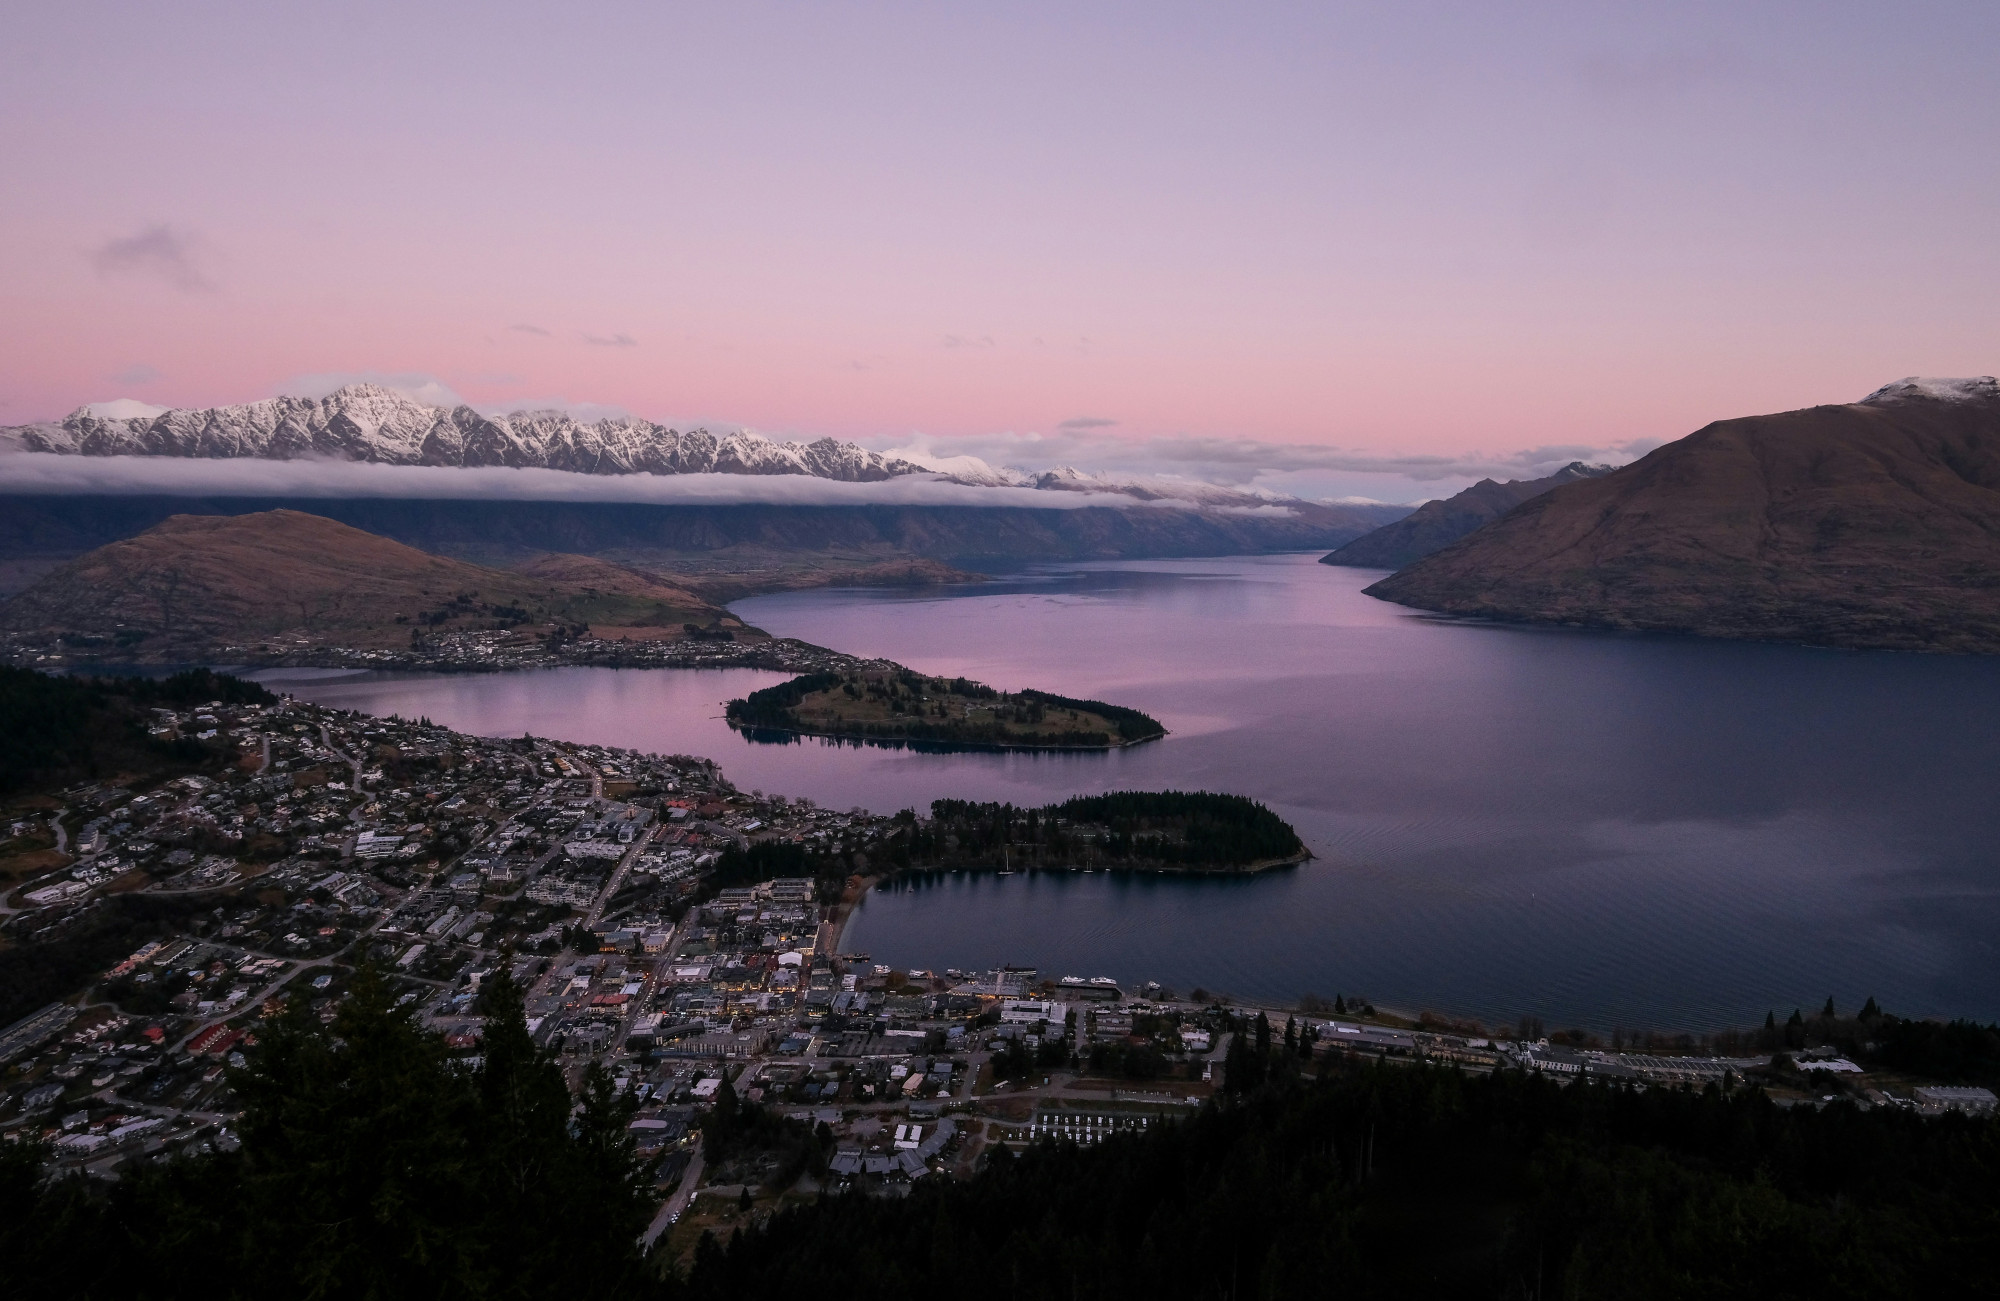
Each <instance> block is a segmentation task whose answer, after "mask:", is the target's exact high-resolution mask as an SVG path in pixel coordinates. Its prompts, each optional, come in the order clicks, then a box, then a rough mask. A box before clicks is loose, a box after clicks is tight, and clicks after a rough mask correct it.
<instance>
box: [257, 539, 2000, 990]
mask: <svg viewBox="0 0 2000 1301" xmlns="http://www.w3.org/2000/svg"><path fill="white" fill-rule="evenodd" d="M1376 577H1379V575H1378V574H1375V573H1373V572H1369V571H1357V570H1349V569H1341V568H1334V567H1331V566H1326V565H1320V564H1316V563H1314V557H1311V556H1262V557H1233V558H1223V559H1210V560H1175V561H1152V562H1118V563H1106V564H1096V565H1081V566H1065V567H1062V568H1059V569H1049V570H1047V571H1042V572H1034V573H1029V574H1024V575H1018V576H1012V577H1007V578H1003V579H999V580H995V581H993V582H988V583H982V584H976V585H969V586H964V587H951V588H928V589H914V590H837V591H817V592H803V593H788V594H784V595H777V596H768V597H758V598H754V599H751V600H747V601H742V602H739V603H737V604H736V606H735V607H734V609H735V611H736V612H737V613H738V614H739V615H740V616H741V617H743V618H744V619H746V620H748V621H749V622H751V623H753V624H756V625H757V626H760V627H763V628H766V629H768V630H770V631H771V632H773V633H776V634H779V635H782V636H795V637H801V638H804V639H806V640H808V641H812V642H816V643H819V644H821V645H825V646H832V647H836V648H838V649H840V650H843V651H849V652H852V653H854V654H857V655H880V656H886V657H888V658H891V659H894V660H897V661H899V662H902V663H904V664H908V665H910V666H912V667H914V668H917V669H920V670H922V671H924V672H927V673H932V674H947V675H959V674H963V675H965V676H967V677H972V678H976V679H979V680H981V681H984V682H987V683H989V684H990V685H993V686H996V687H1001V688H1004V689H1016V688H1020V687H1027V686H1033V687H1039V688H1043V689H1046V690H1051V691H1056V692H1061V693H1063V694H1067V695H1077V696H1087V697H1095V698H1098V699H1103V700H1109V701H1113V702H1116V703H1119V704H1126V705H1132V706H1135V707H1137V708H1140V709H1143V710H1145V711H1146V712H1148V713H1150V714H1152V715H1154V716H1155V717H1157V718H1159V719H1160V720H1161V721H1163V722H1164V723H1165V724H1166V725H1167V727H1168V728H1169V729H1170V730H1171V735H1169V736H1168V737H1167V738H1166V739H1165V740H1163V741H1159V742H1154V743H1151V744H1147V745H1143V746H1138V747H1134V748H1132V749H1128V750H1121V751H1116V752H1112V753H1109V754H1049V755H1037V754H1020V753H1012V754H1008V753H1000V754H995V753H966V754H950V755H934V754H920V753H915V752H911V751H907V750H891V749H881V748H874V747H866V748H857V747H853V746H839V745H834V744H830V743H827V742H821V741H806V742H803V743H799V744H792V745H760V744H752V743H750V742H747V741H745V740H744V739H743V738H741V737H740V736H738V735H737V734H735V733H733V732H732V731H730V730H729V728H728V727H727V726H726V724H724V723H723V721H722V718H721V714H722V710H721V702H722V701H723V700H726V699H728V698H729V697H731V696H736V695H741V694H743V693H744V692H746V691H748V690H754V689H755V688H757V687H759V686H763V685H767V684H769V683H771V682H774V681H778V680H780V679H779V675H775V674H768V673H759V672H752V671H746V670H729V671H719V672H718V671H709V672H692V671H678V672H677V671H640V670H625V671H620V670H610V669H560V670H550V671H545V672H536V673H521V674H496V675H490V676H477V677H467V676H426V675H394V674H364V675H333V676H312V677H308V678H297V677H293V678H287V679H285V680H283V681H282V683H281V684H280V685H282V686H284V688H285V689H288V690H292V691H294V692H296V693H297V694H299V695H301V696H303V697H305V698H308V699H312V700H317V701H321V702H323V703H327V704H337V705H342V706H348V707H353V708H360V709H365V710H369V711H371V712H375V713H384V714H386V713H391V712H395V713H401V714H404V715H411V716H414V715H428V716H429V717H431V718H432V719H434V720H436V721H438V722H441V723H445V724H448V725H450V726H453V727H457V728H460V729H463V730H466V731H472V732H478V733H482V734H488V735H518V734H520V733H521V732H523V731H532V732H535V733H536V734H538V735H548V736H558V737H564V738H568V739H573V740H577V741H584V742H594V743H603V744H613V745H620V746H633V747H637V748H642V749H647V750H660V751H669V752H682V753H692V754H701V755H707V756H710V757H713V758H715V759H717V760H718V761H719V762H721V763H722V765H723V767H724V771H725V772H726V773H727V774H728V775H729V777H730V778H731V780H733V781H734V782H735V783H736V784H737V785H738V786H739V787H742V788H744V789H753V788H755V789H762V790H767V791H779V792H783V793H786V794H789V795H807V796H810V797H812V798H813V799H814V800H816V801H818V802H819V803H821V804H825V805H830V806H833V807H837V808H847V807H850V806H854V805H861V806H864V807H868V808H872V809H878V810H894V809H897V808H902V807H918V808H921V807H923V806H925V805H926V804H928V802H929V801H930V800H932V799H936V798H939V797H943V796H955V797H961V798H972V799H992V800H1009V801H1012V802H1014V803H1016V804H1040V803H1046V802H1050V801H1054V800H1059V799H1062V798H1066V797H1067V796H1069V795H1071V794H1076V793H1082V792H1094V791H1101V790H1106V789H1119V788H1124V789H1140V788H1166V787H1178V788H1183V789H1197V788H1198V789H1209V790H1226V791H1233V792H1237V793H1241V794H1245V795H1251V796H1254V797H1256V798H1258V799H1260V800H1263V801H1264V802H1265V803H1267V804H1269V805H1270V806H1271V807H1272V808H1273V809H1275V810H1277V812H1278V813H1280V814H1281V815H1282V816H1283V817H1285V818H1286V819H1287V820H1289V821H1290V822H1291V823H1292V824H1293V825H1294V826H1296V827H1297V828H1298V830H1299V833H1300V834H1301V835H1302V836H1303V837H1304V838H1305V840H1306V843H1307V844H1308V845H1309V846H1310V847H1311V848H1312V850H1313V852H1314V854H1315V855H1316V856H1317V857H1316V859H1315V861H1313V862H1311V863H1309V864H1307V865H1305V866H1304V867H1301V868H1297V869H1294V870H1290V871H1286V872H1282V873H1277V874H1272V875H1267V876H1263V877H1259V878H1254V879H1246V880H1203V881H1189V880H1177V879H1157V878H1131V877H1124V876H1109V875H1094V876H1066V875H1065V876H1032V877H1031V876H1026V875H1017V876H1011V877H979V878H966V877H956V878H947V879H946V880H945V881H944V882H943V883H941V884H935V885H927V886H921V887H916V888H909V889H899V890H892V891H877V892H875V893H873V894H871V895H870V896H869V897H868V899H867V900H866V901H865V903H864V904H863V906H862V907H861V908H860V909H859V910H858V911H857V914H856V916H855V919H854V921H853V923H852V925H851V926H850V928H849V930H848V933H847V939H846V944H847V947H848V948H850V949H856V950H865V951H868V952H870V953H872V954H873V955H874V958H875V960H876V961H878V962H887V963H891V964H894V965H895V966H898V967H913V966H919V967H931V968H939V969H941V968H943V967H946V966H955V967H974V966H985V965H990V964H994V963H1000V962H1007V961H1011V962H1019V963H1029V964H1035V965H1038V966H1040V967H1041V968H1042V969H1043V970H1044V971H1045V972H1049V973H1054V974H1078V975H1111V976H1116V977H1120V978H1123V979H1128V980H1137V979H1155V980H1160V981H1162V982H1164V983H1166V984H1169V985H1171V986H1174V987H1175V988H1177V989H1180V990H1182V991H1183V992H1185V991H1186V990H1187V989H1189V988H1190V987H1192V986H1195V985H1201V986H1205V987H1206V988H1208V989H1210V990H1218V991H1228V992H1230V993H1232V994H1235V995H1238V996H1241V997H1246V998H1265V999H1274V1000H1291V999H1294V998H1296V997H1297V996H1298V995H1300V994H1303V993H1307V992H1312V993H1319V994H1323V995H1325V996H1327V997H1331V996H1333V995H1334V994H1335V993H1344V994H1346V995H1347V996H1349V997H1350V998H1352V997H1355V996H1357V995H1363V996H1366V997H1369V998H1372V999H1373V1000H1375V1001H1376V1002H1377V1003H1379V1004H1382V1005H1384V1006H1394V1007H1397V1008H1401V1009H1405V1010H1411V1011H1414V1010H1419V1009H1435V1010H1438V1011H1441V1012H1447V1013H1452V1014H1457V1015H1469V1016H1474V1017H1478V1018H1480V1019H1481V1020H1484V1021H1487V1022H1489V1023H1499V1022H1511V1021H1512V1020H1513V1019H1514V1018H1516V1017H1519V1016H1522V1015H1529V1014H1531V1015H1536V1016H1540V1017H1542V1018H1544V1019H1545V1020H1546V1021H1547V1022H1548V1023H1549V1024H1550V1026H1551V1027H1552V1028H1553V1027H1555V1026H1558V1025H1563V1026H1567V1025H1579V1026H1585V1027H1589V1028H1593V1029H1600V1030H1606V1029H1611V1028H1614V1027H1624V1028H1628V1029H1637V1028H1656V1029H1697V1030H1699V1029H1711V1028H1716V1027H1720V1026H1724V1025H1741V1024H1747V1023H1750V1022H1752V1021H1755V1022H1761V1021H1762V1020H1763V1017H1764V1013H1765V1012H1766V1011H1767V1010H1771V1009H1775V1010H1776V1011H1777V1013H1778V1015H1779V1017H1780V1018H1783V1017H1784V1016H1785V1015H1787V1014H1788V1013H1789V1012H1790V1010H1791V1009H1792V1008H1793V1007H1795V1006H1796V1007H1803V1008H1805V1009H1806V1010H1807V1011H1809V1012H1810V1011H1811V1010H1813V1009H1815V1008H1817V1007H1818V1006H1819V1005H1820V1004H1821V1003H1823V1002H1824V1000H1825V999H1826V998H1827V996H1828V995H1832V996H1833V998H1834V999H1835V1001H1836V1003H1837V1005H1839V1006H1840V1007H1842V1008H1852V1007H1855V1006H1858V1005H1859V1004H1860V1003H1861V1001H1862V1000H1863V999H1865V998H1868V997H1870V996H1873V997H1875V998H1877V999H1878V1000H1879V1001H1880V1002H1881V1003H1882V1004H1883V1006H1885V1007H1887V1008H1890V1009H1891V1010H1894V1011H1898V1012H1903V1013H1907V1014H1925V1015H1937V1014H1943V1015H1975V1016H1979V1017H1981V1018H1986V1019H1990V1018H1994V1017H2000V948H1996V939H1995V936H1996V923H2000V799H1996V798H1995V797H1994V786H1995V773H1996V772H2000V661H1994V660H1987V659H1977V658H1970V657H1946V656H1917V655H1900V654H1891V653H1880V652H1849V651H1834V650H1820V649H1813V648H1807V647H1796V646H1773V645H1756V644H1749V643H1732V642H1719V641H1703V640H1698V639H1693V638H1677V637H1664V636H1628V635H1618V634H1604V633H1589V632H1580V631H1574V630H1557V629H1526V628H1507V627H1499V626H1493V625H1486V624H1476V623H1465V622H1457V621H1450V620H1441V619H1434V618H1430V617H1426V616H1423V615H1420V614H1418V613H1416V612H1414V611H1410V610H1406V609H1403V608H1401V607H1397V606H1392V605H1386V604H1384V603H1382V602H1379V601H1375V600H1373V599H1371V598H1369V597H1365V596H1363V595H1361V589H1362V588H1363V587H1365V586H1367V584H1368V583H1369V582H1371V581H1373V580H1374V578H1376ZM260 676H265V677H266V678H267V680H268V679H269V677H270V675H260Z"/></svg>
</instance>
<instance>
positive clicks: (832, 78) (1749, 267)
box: [0, 0, 2000, 500]
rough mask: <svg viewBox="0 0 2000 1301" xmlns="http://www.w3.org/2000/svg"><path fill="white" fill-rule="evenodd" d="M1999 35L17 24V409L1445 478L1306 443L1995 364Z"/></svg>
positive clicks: (1585, 425) (1450, 21) (2, 41)
mask: <svg viewBox="0 0 2000 1301" xmlns="http://www.w3.org/2000/svg"><path fill="white" fill-rule="evenodd" d="M1996 37H2000V6H1996V5H1994V4H1992V3H1990V0H1987V2H1985V3H1957V4H1928V5H1926V4H1911V3H1904V4H1898V5H1885V4H1868V5H1860V4H1835V3H1812V4H1791V5H1775V4H1746V3H1731V4H1715V5H1702V4H1688V3H1681V4H1675V5H1671V6H1631V5H1620V6H1613V5H1605V4H1597V5H1574V6H1559V5H1540V6H1525V5H1492V4H1458V5H1447V4H1436V5H1424V4H1409V3H1403V4H1383V5H1347V6H1336V5H1330V4H1320V5H1311V6H1299V7H1296V8H1285V7H1279V6H1218V5H1188V6H1175V5H1168V4H1161V3H1148V4H1143V5H1129V6H1113V5H1087V4H1064V5H1033V4H1010V5H996V6H980V7H974V6H957V5H923V6H909V7H907V8H902V7H895V6H887V5H875V6H860V5H850V6H824V7H822V6H805V5H799V6H760V5H756V4H735V5H728V6H719V5H702V6H675V5H667V4H660V3H643V4H587V3H586V4H571V5H534V6H526V5H518V4H508V3H492V2H489V3H481V4H476V5H474V4H467V5H463V6H457V5H446V4H435V3H415V4H412V3H407V2H405V3H398V4H393V5H390V4H383V5H373V4H358V3H346V4H342V5H338V6H290V5H268V4H265V5H255V6H251V5H243V6H233V5H224V4H201V3H193V4H187V3H184V4H176V5H158V4H94V3H87V2H76V0H69V2H66V3H64V4H61V5H57V4H50V3H42V4H36V5H21V6H16V7H14V8H13V9H12V10H10V12H9V13H8V15H7V17H6V18H5V19H4V20H3V21H0V95H4V97H5V99H4V103H5V112H4V114H0V167H4V171H0V176H4V181H5V190H4V194H5V202H4V203H0V284H4V285H5V286H6V311H5V312H4V313H0V404H4V405H0V423H16V422H20V421H26V420H32V419H41V418H47V417H52V416H57V415H60V414H62V413H63V412H65V411H67V410H69V409H71V408H73V407H75V406H77V405H79V404H81V403H84V402H89V401H97V400H102V399H106V398H112V397H132V398H138V399H142V400H145V401H148V402H153V403H160V404H172V405H209V404H214V403H219V402H233V401H244V400H248V399H252V398H257V397H262V396H267V395H269V394H272V393H276V392H283V391H298V390H301V389H306V388H311V387H313V386H314V385H315V384H318V385H320V386H324V385H325V384H326V383H328V382H329V381H331V380H337V379H338V378H339V377H343V376H352V375H364V374H377V375H396V376H405V377H413V378H411V379H409V380H408V381H407V382H409V383H413V384H414V383H423V382H434V383H435V384H436V385H437V386H439V388H438V391H440V392H444V391H448V392H450V393H453V394H456V395H459V396H462V397H463V398H465V399H466V400H468V401H471V402H474V403H475V404H477V405H480V406H507V407H511V406H514V405H517V404H524V403H543V402H548V401H554V400H561V401H565V402H593V403H603V404H607V405H611V406H616V407H620V408H623V409H627V410H630V411H633V412H636V413H639V414H642V415H647V416H652V417H655V418H662V419H674V420H683V421H684V420H696V419H702V420H709V421H713V422H726V423H741V424H746V425H749V426H751V427H753V428H756V429H759V430H761V431H763V432H766V433H770V434H773V435H777V436H801V435H813V436H816V435H819V434H833V435H836V436H840V437H852V438H862V439H864V440H866V441H868V442H870V443H871V444H872V445H875V446H880V447H891V446H899V445H911V444H913V443H914V444H917V445H922V446H927V447H930V448H931V449H933V450H935V451H938V452H952V451H963V450H971V451H977V452H980V453H981V454H985V455H988V456H990V457H992V458H993V459H1000V460H1007V459H1015V460H1022V459H1032V460H1038V461H1043V462H1046V461H1049V460H1054V459H1068V460H1077V461H1085V462H1094V463H1100V464H1111V463H1121V464H1123V463H1130V464H1131V465H1133V466H1141V467H1143V466H1146V465H1151V466H1153V467H1154V468H1160V469H1172V468H1174V466H1175V465H1176V464H1192V462H1188V461H1186V460H1185V459H1183V460H1182V461H1180V462H1177V461H1176V460H1175V456H1176V455H1177V453H1176V452H1175V451H1174V449H1177V448H1178V449H1183V450H1184V449H1187V448H1189V447H1207V448H1211V449H1212V448H1214V447H1216V446H1220V444H1215V443H1213V442H1209V441H1204V440H1243V439H1247V440H1253V441H1254V443H1255V444H1257V445H1258V446H1259V447H1262V448H1264V449H1267V450H1266V452H1258V451H1257V450H1256V448H1250V449H1248V452H1247V453H1246V454H1249V455H1251V456H1252V459H1255V456H1258V455H1262V456H1265V459H1267V460H1269V461H1270V462H1271V463H1272V466H1273V467H1278V468H1274V469H1267V473H1266V474H1265V476H1264V478H1263V479H1262V480H1260V481H1262V482H1267V483H1269V484H1271V486H1276V487H1298V488H1303V489H1307V490H1312V491H1315V492H1327V493H1333V492H1347V491H1352V492H1365V493H1368V494H1369V495H1374V496H1382V497H1387V498H1390V499H1398V500H1400V499H1408V498H1410V497H1412V496H1418V497H1421V496H1428V495H1434V494H1435V492H1436V491H1437V486H1436V485H1437V482H1438V481H1436V480H1425V481H1420V482H1417V486H1415V487H1412V486H1411V483H1412V481H1411V480H1409V479H1408V478H1407V477H1406V476H1399V475H1398V474H1397V473H1395V472H1393V470H1392V471H1390V472H1374V471H1367V470H1356V471H1349V470H1343V469H1339V468H1338V467H1337V465H1336V466H1335V468H1331V469H1330V468H1327V467H1328V466H1329V465H1334V464H1335V461H1330V460H1327V458H1324V457H1322V458H1321V460H1322V461H1324V462H1325V464H1321V465H1319V466H1318V467H1317V468H1314V467H1313V466H1312V465H1311V464H1308V463H1311V462H1313V460H1314V455H1313V454H1312V453H1311V452H1310V451H1309V450H1308V451H1305V452H1301V450H1300V448H1301V446H1304V447H1306V448H1308V449H1310V448H1312V447H1320V448H1325V447H1332V448H1338V449H1342V452H1343V455H1345V454H1348V453H1351V454H1352V458H1351V459H1352V461H1353V463H1354V464H1357V465H1359V464H1364V463H1366V462H1367V458H1369V457H1375V458H1378V459H1380V460H1382V461H1383V462H1384V463H1385V464H1392V463H1394V462H1396V460H1397V458H1408V457H1411V456H1439V457H1446V458H1452V463H1453V464H1454V465H1456V464H1459V463H1460V461H1461V460H1463V458H1464V457H1465V455H1466V454H1468V453H1480V454H1482V455H1483V456H1484V457H1486V458H1487V459H1489V460H1492V459H1496V458H1497V459H1498V460H1501V461H1505V460H1506V458H1508V457H1512V456H1516V455H1517V454H1519V453H1522V452H1523V450H1524V449H1542V452H1539V453H1530V454H1529V457H1528V459H1524V460H1522V461H1521V463H1522V464H1528V463H1529V461H1530V460H1532V459H1533V458H1534V457H1535V456H1542V457H1543V459H1546V455H1544V453H1546V454H1547V455H1562V454H1565V453H1566V452H1568V451H1569V450H1571V449H1574V450H1576V451H1577V452H1579V453H1583V452H1587V451H1589V450H1590V449H1599V451H1600V453H1602V449H1616V448H1619V447H1625V448H1628V449H1629V448H1632V447H1644V446H1648V445H1650V444H1651V442H1655V441H1658V440H1660V439H1665V438H1671V437H1677V436H1679V435H1681V434H1684V433H1686V432H1688V431H1689V430H1691V429H1693V428H1696V427H1698V426H1699V425H1701V424H1703V423H1705V422H1706V421H1708V420H1711V419H1716V418H1720V417H1725V416H1731V415H1739V414H1746V413H1749V412H1754V411H1768V410H1777V409H1783V408H1788V407H1795V406H1802V405H1808V404H1811V403H1815V402H1828V401H1852V400H1854V399H1856V398H1858V397H1860V396H1862V395H1863V394H1864V393H1866V392H1868V391H1869V390H1870V389H1873V388H1874V387H1876V386H1877V385H1879V384H1881V383H1884V382H1886V381H1888V380H1891V379H1895V378H1897V377H1899V376H1903V375H1908V374H1932V375H1950V374H1986V373H1992V372H1994V371H1996V370H2000V312H1996V308H1995V304H1996V303H2000V247H1996V245H2000V241H1996V239H1995V235H1996V232H2000V165H1996V163H1995V159H1996V158H2000V76H1996V75H1995V74H1994V71H1993V58H1992V51H1993V50H1994V49H1995V48H1996ZM1230 446H1232V447H1237V448H1238V450H1239V451H1242V450H1244V449H1242V447H1241V446H1240V445H1238V444H1235V443H1231V444H1230ZM1024 448H1025V450H1023V449H1024ZM1287 449H1289V450H1287ZM1042 453H1049V455H1042ZM1058 454H1060V455H1058ZM1288 458H1289V459H1288ZM1224 459H1227V457H1226V456H1225V457H1224ZM1335 460H1338V458H1335ZM1338 463H1339V464H1347V462H1345V461H1339V462H1338ZM1466 463H1467V464H1469V463H1470V462H1466ZM1300 464H1306V468H1305V469H1299V468H1297V467H1298V466H1299V465H1300ZM1284 465H1292V466H1293V467H1294V468H1292V469H1289V470H1288V469H1284V468H1282V466H1284ZM1447 486H1448V485H1447Z"/></svg>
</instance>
